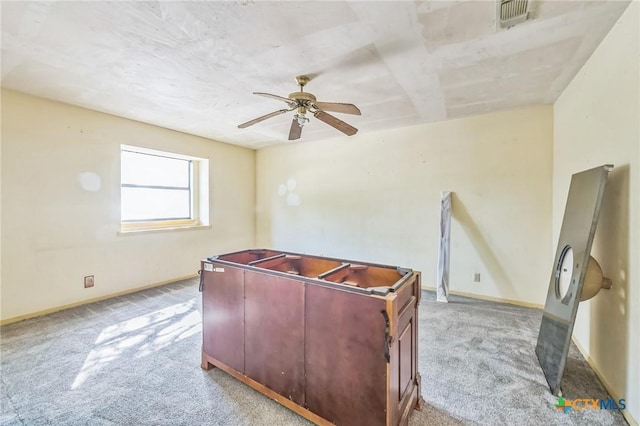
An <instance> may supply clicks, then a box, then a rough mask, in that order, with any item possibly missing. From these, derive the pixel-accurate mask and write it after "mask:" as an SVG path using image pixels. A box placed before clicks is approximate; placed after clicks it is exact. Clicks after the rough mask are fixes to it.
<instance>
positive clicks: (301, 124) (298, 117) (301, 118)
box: [293, 113, 309, 127]
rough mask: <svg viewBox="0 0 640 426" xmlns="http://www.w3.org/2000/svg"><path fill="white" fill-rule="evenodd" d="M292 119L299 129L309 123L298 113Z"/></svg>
mask: <svg viewBox="0 0 640 426" xmlns="http://www.w3.org/2000/svg"><path fill="white" fill-rule="evenodd" d="M293 118H295V119H296V120H297V121H298V126H300V127H304V125H305V124H307V123H308V122H309V119H308V118H307V117H305V116H304V114H300V113H298V114H296V115H294V116H293Z"/></svg>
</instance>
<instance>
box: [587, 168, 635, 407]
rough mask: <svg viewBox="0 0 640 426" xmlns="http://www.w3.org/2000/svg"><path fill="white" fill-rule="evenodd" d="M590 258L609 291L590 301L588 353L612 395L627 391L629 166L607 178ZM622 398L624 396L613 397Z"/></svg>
mask: <svg viewBox="0 0 640 426" xmlns="http://www.w3.org/2000/svg"><path fill="white" fill-rule="evenodd" d="M591 254H592V255H593V257H594V258H596V260H598V262H599V263H600V266H601V267H602V270H603V272H604V274H605V276H607V277H609V278H611V280H612V281H613V287H612V288H611V289H610V290H603V291H600V292H599V293H598V295H596V297H594V298H593V299H591V301H590V303H591V309H590V326H589V332H590V340H589V341H590V348H589V353H590V354H591V357H592V358H593V359H594V360H595V361H596V364H597V365H598V366H599V369H600V370H601V371H602V373H603V374H604V375H605V377H607V378H608V380H607V381H608V382H609V383H608V384H609V385H610V386H612V387H613V389H614V390H615V391H618V392H625V390H626V389H627V362H628V346H629V340H630V339H631V336H630V335H629V165H623V166H618V167H615V168H614V169H613V170H612V171H611V173H610V174H609V178H608V180H607V189H606V191H605V195H604V201H603V203H602V210H601V212H600V218H599V220H598V229H597V231H596V237H595V240H594V246H593V249H592V250H591ZM616 396H617V397H619V398H624V397H625V396H626V395H616Z"/></svg>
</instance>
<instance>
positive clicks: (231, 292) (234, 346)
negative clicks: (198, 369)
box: [202, 264, 244, 373]
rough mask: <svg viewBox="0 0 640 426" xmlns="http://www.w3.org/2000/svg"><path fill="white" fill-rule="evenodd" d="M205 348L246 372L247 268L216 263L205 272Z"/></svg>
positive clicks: (205, 351)
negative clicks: (245, 275) (245, 276)
mask: <svg viewBox="0 0 640 426" xmlns="http://www.w3.org/2000/svg"><path fill="white" fill-rule="evenodd" d="M202 274H204V275H203V280H204V281H203V289H202V350H203V351H204V353H205V354H207V355H209V356H210V357H212V358H215V359H217V360H219V361H221V362H223V363H224V364H226V365H228V366H230V367H232V368H235V369H236V370H238V371H239V372H241V373H242V372H244V277H243V275H244V271H243V270H242V269H239V268H232V267H229V266H221V265H216V264H214V271H213V272H212V271H204V270H203V271H202Z"/></svg>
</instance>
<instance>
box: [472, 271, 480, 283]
mask: <svg viewBox="0 0 640 426" xmlns="http://www.w3.org/2000/svg"><path fill="white" fill-rule="evenodd" d="M473 282H474V283H479V282H480V272H476V273H475V274H473Z"/></svg>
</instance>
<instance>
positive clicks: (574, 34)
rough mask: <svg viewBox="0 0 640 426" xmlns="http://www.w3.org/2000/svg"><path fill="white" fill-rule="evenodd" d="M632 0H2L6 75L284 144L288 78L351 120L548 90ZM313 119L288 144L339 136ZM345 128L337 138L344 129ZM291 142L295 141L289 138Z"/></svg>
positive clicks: (535, 98) (77, 100) (478, 107)
mask: <svg viewBox="0 0 640 426" xmlns="http://www.w3.org/2000/svg"><path fill="white" fill-rule="evenodd" d="M627 5H628V1H600V0H598V1H591V2H587V1H554V0H546V1H536V2H535V19H534V20H532V21H529V22H525V23H524V24H521V25H519V26H516V27H513V28H511V29H509V30H502V31H496V25H495V12H496V4H495V2H491V1H398V0H396V1H391V2H382V1H349V2H344V1H341V2H327V1H313V2H306V1H277V2H267V1H259V0H254V1H251V0H244V1H216V2H114V3H111V2H101V1H99V2H6V1H3V2H2V4H1V7H2V86H3V87H8V88H11V89H15V90H19V91H23V92H26V93H31V94H34V95H37V96H42V97H45V98H50V99H54V100H58V101H62V102H66V103H69V104H74V105H79V106H83V107H86V108H90V109H94V110H98V111H103V112H107V113H111V114H114V115H118V116H122V117H127V118H131V119H134V120H139V121H142V122H146V123H151V124H155V125H158V126H163V127H167V128H170V129H175V130H180V131H183V132H187V133H191V134H195V135H200V136H204V137H207V138H211V139H215V140H219V141H223V142H228V143H232V144H237V145H242V146H247V147H252V148H260V147H264V146H268V145H273V144H280V143H289V142H287V136H288V131H289V125H290V123H291V118H292V117H291V116H292V115H293V112H291V113H288V114H285V115H282V116H279V117H276V118H272V119H269V120H267V121H263V122H262V123H259V124H256V125H254V126H252V127H249V128H247V129H238V128H237V127H236V126H237V125H238V124H240V123H242V122H245V121H248V120H250V119H253V118H255V117H258V116H261V115H264V114H267V113H269V112H272V111H275V110H278V109H281V108H283V107H286V105H285V104H284V103H281V102H278V101H276V100H272V99H268V98H263V97H259V96H255V95H252V92H254V91H259V92H269V93H273V94H277V95H280V96H285V97H286V96H287V95H288V94H289V93H290V92H294V91H296V90H297V86H296V85H295V80H294V77H295V76H296V75H300V74H307V75H309V76H310V77H312V81H311V82H310V83H309V85H308V86H307V87H306V90H307V91H309V92H311V93H313V94H315V95H316V96H317V98H318V100H320V101H326V102H349V103H354V104H356V105H357V106H358V107H359V108H360V109H361V110H362V116H351V115H345V114H338V113H335V115H336V116H337V117H339V118H341V119H343V120H345V121H347V122H348V123H350V124H352V125H353V126H355V127H357V128H358V129H360V132H368V131H372V130H380V129H387V128H395V127H404V126H413V125H418V124H422V123H428V122H433V121H440V120H446V119H450V118H457V117H465V116H469V115H473V114H479V113H486V112H490V111H496V110H501V109H507V108H514V107H519V106H525V105H531V104H540V103H552V102H553V101H555V99H556V98H557V97H558V95H559V94H560V93H561V92H562V90H563V89H564V88H565V86H566V85H567V84H568V83H569V82H570V81H571V79H572V78H573V76H574V75H575V74H576V73H577V71H578V70H579V69H580V67H581V66H582V65H583V64H584V62H585V61H586V60H587V58H588V57H589V56H590V54H591V53H592V52H593V50H594V49H595V48H596V46H597V45H598V43H599V42H600V41H601V40H602V38H603V37H604V36H605V35H606V33H607V32H608V31H609V29H610V28H611V26H612V25H613V24H614V23H615V21H616V20H617V18H618V17H619V16H620V15H621V14H622V12H623V11H624V9H625V8H626V7H627ZM339 135H341V133H339V132H338V131H337V130H335V129H333V128H332V127H329V126H327V125H326V124H325V123H322V122H320V121H318V120H316V119H314V118H312V119H311V122H310V123H309V124H307V126H305V127H304V130H303V135H302V139H301V140H300V141H302V142H304V141H309V140H317V139H323V138H328V137H334V136H339ZM345 137H346V136H345ZM295 143H300V142H295Z"/></svg>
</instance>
